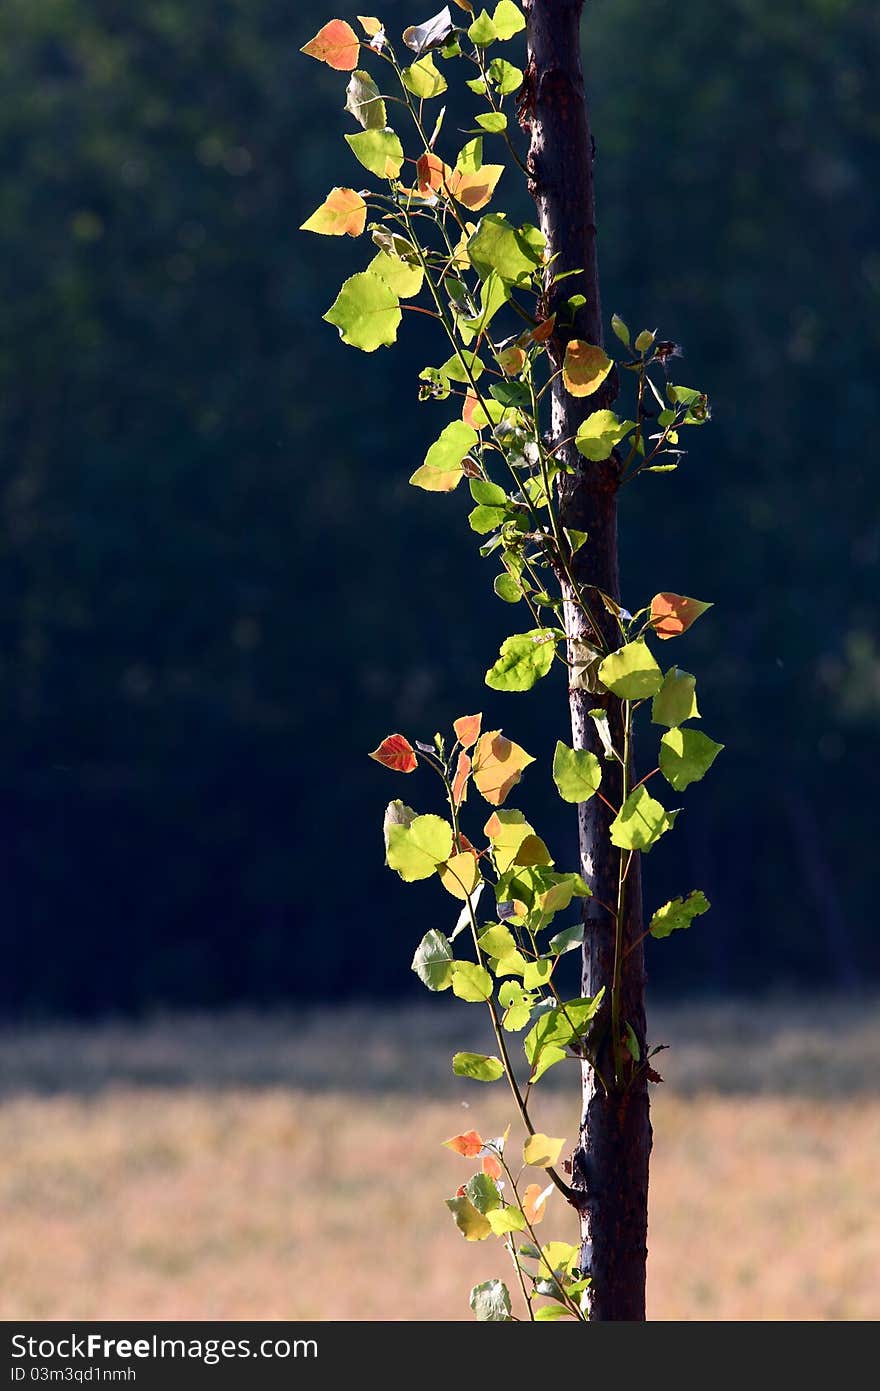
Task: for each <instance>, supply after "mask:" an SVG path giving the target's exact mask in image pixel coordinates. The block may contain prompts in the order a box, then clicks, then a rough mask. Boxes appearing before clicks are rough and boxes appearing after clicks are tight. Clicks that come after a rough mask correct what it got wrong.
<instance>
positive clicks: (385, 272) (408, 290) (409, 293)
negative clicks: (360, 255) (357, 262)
mask: <svg viewBox="0 0 880 1391" xmlns="http://www.w3.org/2000/svg"><path fill="white" fill-rule="evenodd" d="M367 272H368V273H369V274H370V275H377V276H378V277H379V279H380V280H384V281H385V284H386V285H387V286H388V287H389V289H391V290H393V291H394V293H395V294H396V295H397V297H398V299H412V297H413V295H417V294H418V293H419V290H420V289H421V288H422V280H423V278H424V271H423V270H422V268H421V266H419V265H415V266H414V265H413V264H412V262H411V261H404V260H401V258H400V257H399V256H392V255H390V254H389V253H388V252H387V251H380V252H379V253H378V255H377V256H374V257H373V259H372V261H371V262H370V264H369V265H368V266H367Z"/></svg>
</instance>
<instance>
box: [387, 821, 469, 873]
mask: <svg viewBox="0 0 880 1391" xmlns="http://www.w3.org/2000/svg"><path fill="white" fill-rule="evenodd" d="M451 854H452V827H451V826H450V824H449V822H448V821H444V820H443V817H442V816H433V815H429V816H417V817H416V818H415V819H414V820H413V821H411V822H410V824H409V825H408V826H391V827H390V828H389V831H388V851H387V855H386V863H387V864H388V866H389V868H390V869H394V870H396V871H397V873H398V874H399V875H400V877H401V879H403V880H405V881H406V883H408V884H410V883H413V882H414V881H415V880H417V879H429V878H430V877H431V875H432V874H435V873H436V871H437V868H438V866H439V865H441V864H443V862H444V861H445V860H448V859H449V857H450V855H451ZM469 858H470V857H469Z"/></svg>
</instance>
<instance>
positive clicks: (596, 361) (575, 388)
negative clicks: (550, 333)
mask: <svg viewBox="0 0 880 1391" xmlns="http://www.w3.org/2000/svg"><path fill="white" fill-rule="evenodd" d="M613 366H614V363H613V362H612V361H611V358H610V357H609V356H608V355H607V353H606V352H605V351H604V349H602V348H598V347H596V346H595V345H594V344H592V343H586V342H584V340H583V339H581V338H572V340H571V342H570V343H568V344H567V345H566V349H565V359H564V361H563V364H562V380H563V382H564V383H565V387H566V390H568V391H569V392H570V393H571V395H572V396H592V394H593V392H594V391H598V390H599V387H600V386H601V385H602V383H603V382H604V380H605V378H606V377H607V376H608V373H609V372H610V371H611V368H612V367H613Z"/></svg>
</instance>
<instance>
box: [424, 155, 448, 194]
mask: <svg viewBox="0 0 880 1391" xmlns="http://www.w3.org/2000/svg"><path fill="white" fill-rule="evenodd" d="M416 178H417V186H418V190H419V193H424V194H427V193H441V192H447V191H448V189H449V181H450V179H451V178H452V170H451V169H450V167H449V165H448V164H444V162H443V160H442V159H441V158H440V156H439V155H435V154H432V153H431V152H430V151H426V152H425V154H423V155H419V157H418V159H417V160H416Z"/></svg>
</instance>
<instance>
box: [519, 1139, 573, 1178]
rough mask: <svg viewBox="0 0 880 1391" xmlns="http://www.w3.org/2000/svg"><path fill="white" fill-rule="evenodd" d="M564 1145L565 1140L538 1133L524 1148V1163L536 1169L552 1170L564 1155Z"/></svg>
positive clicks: (527, 1141)
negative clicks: (561, 1155)
mask: <svg viewBox="0 0 880 1391" xmlns="http://www.w3.org/2000/svg"><path fill="white" fill-rule="evenodd" d="M564 1144H565V1140H564V1139H556V1138H555V1137H554V1136H552V1135H543V1134H542V1133H541V1132H540V1131H538V1132H537V1133H536V1134H535V1135H530V1136H529V1138H528V1140H526V1143H525V1145H524V1146H523V1163H524V1164H531V1165H532V1166H533V1167H534V1168H536V1169H552V1168H553V1167H554V1166H555V1164H556V1163H557V1161H558V1159H559V1156H560V1154H561V1153H562V1146H563V1145H564Z"/></svg>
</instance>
